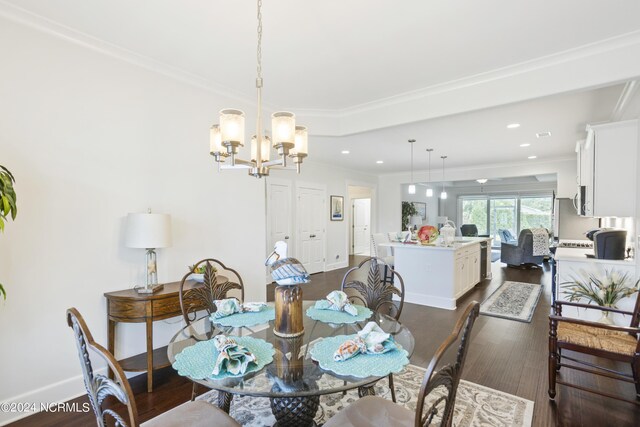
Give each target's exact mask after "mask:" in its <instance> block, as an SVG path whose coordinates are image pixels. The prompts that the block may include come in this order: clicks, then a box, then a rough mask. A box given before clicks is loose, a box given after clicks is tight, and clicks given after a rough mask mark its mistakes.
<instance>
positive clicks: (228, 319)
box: [209, 306, 276, 328]
mask: <svg viewBox="0 0 640 427" xmlns="http://www.w3.org/2000/svg"><path fill="white" fill-rule="evenodd" d="M209 318H210V319H211V322H212V323H215V324H216V325H220V326H231V327H234V328H241V327H243V326H255V325H261V324H263V323H269V321H271V320H274V319H275V318H276V310H275V309H274V308H273V307H269V306H267V307H264V308H263V309H262V310H260V311H255V312H247V313H235V314H232V315H230V316H225V317H221V318H219V319H215V318H214V315H213V314H212V315H211V316H209Z"/></svg>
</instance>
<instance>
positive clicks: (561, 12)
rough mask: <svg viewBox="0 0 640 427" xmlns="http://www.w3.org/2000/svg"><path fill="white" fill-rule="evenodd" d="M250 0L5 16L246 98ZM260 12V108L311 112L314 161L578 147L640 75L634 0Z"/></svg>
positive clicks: (390, 164) (25, 5)
mask: <svg viewBox="0 0 640 427" xmlns="http://www.w3.org/2000/svg"><path fill="white" fill-rule="evenodd" d="M255 7H256V5H255V1H253V0H233V1H231V0H226V1H223V0H189V1H176V0H136V1H131V0H83V1H77V0H0V15H1V16H5V17H7V18H10V19H13V20H15V21H18V22H23V23H26V24H27V25H32V26H34V27H36V28H39V29H43V30H45V31H47V32H48V33H50V34H54V35H58V36H61V37H63V38H65V39H67V40H75V41H77V42H79V43H80V44H82V45H84V46H92V45H93V46H94V47H97V48H98V49H99V50H100V51H102V52H104V53H107V54H112V55H113V56H116V57H118V58H121V59H125V60H131V61H132V62H134V63H136V64H139V65H143V66H147V67H148V68H164V70H163V72H165V74H168V75H176V76H178V77H181V78H183V80H190V79H191V80H192V81H193V82H195V83H197V84H200V85H201V86H206V87H209V88H212V89H213V90H217V91H219V92H221V93H224V94H225V95H231V96H236V97H241V98H246V99H249V100H252V99H253V98H254V95H255V93H254V91H255V89H254V78H255V44H256V33H255V26H256V19H255ZM263 14H264V45H263V57H264V61H263V62H264V64H263V65H264V77H265V89H264V98H265V101H266V103H267V106H268V107H269V108H278V109H290V110H292V111H294V112H296V113H299V114H298V115H299V116H300V117H302V118H304V119H305V120H304V123H303V124H307V125H308V126H309V128H310V134H311V135H312V137H311V139H310V160H313V161H319V162H326V163H332V164H336V165H339V166H343V167H347V168H354V169H358V170H362V171H366V172H370V173H390V172H397V171H406V170H407V169H408V168H409V153H410V151H409V144H408V143H407V142H406V141H407V139H409V138H415V139H417V140H418V142H417V143H416V144H415V155H416V169H424V168H425V167H426V153H425V151H424V150H425V148H427V147H432V148H434V149H435V151H434V153H433V162H432V167H433V169H434V170H438V171H440V169H441V164H442V162H441V160H440V158H439V156H440V155H443V154H444V155H448V156H449V158H448V159H447V163H446V164H447V167H460V166H465V165H477V164H494V163H506V162H512V161H525V160H526V157H527V156H528V155H531V154H535V155H537V156H538V159H536V160H535V161H543V160H544V159H548V158H557V157H563V156H564V157H566V156H570V155H572V153H573V146H574V144H575V141H576V140H577V139H579V138H581V137H582V136H583V134H584V126H585V124H586V123H593V122H599V121H607V120H609V118H610V116H611V112H612V110H613V109H614V107H615V104H616V101H617V99H618V97H619V95H620V93H621V91H622V86H621V85H620V83H621V82H624V81H626V80H629V79H632V78H635V77H637V76H639V75H640V61H639V60H638V57H639V56H638V55H637V54H636V53H640V20H639V19H637V17H638V16H640V2H638V1H637V0H617V1H615V2H606V1H601V0H563V1H560V2H559V1H557V0H537V1H535V2H515V1H504V0H502V1H499V0H484V1H477V0H461V1H456V2H451V1H425V0H403V1H389V0H387V1H376V2H373V1H370V0H369V1H366V0H349V1H344V0H325V1H316V2H311V1H301V0H277V1H275V0H264V6H263ZM145 60H148V61H147V62H146V63H145ZM145 64H146V65H145ZM202 82H205V84H202ZM605 86H608V87H605ZM594 87H597V88H598V89H593V88H594ZM552 94H554V95H552ZM543 95H552V96H545V97H542V96H543ZM456 113H458V114H456ZM427 119H429V120H427ZM300 121H301V122H302V121H303V120H300ZM512 122H519V123H521V124H522V126H521V127H520V128H519V129H516V130H507V129H506V128H505V126H506V124H508V123H512ZM541 131H551V132H552V137H551V138H547V139H544V140H538V139H536V138H535V136H534V134H535V133H536V132H541ZM318 135H347V136H342V137H335V136H331V137H329V136H325V137H323V136H318ZM521 143H530V144H531V146H530V147H528V148H520V147H519V144H521ZM344 149H347V150H350V151H351V154H349V155H342V154H340V151H341V150H344ZM376 160H384V164H382V165H378V164H376V163H375V161H376Z"/></svg>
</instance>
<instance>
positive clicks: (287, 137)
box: [271, 111, 296, 147]
mask: <svg viewBox="0 0 640 427" xmlns="http://www.w3.org/2000/svg"><path fill="white" fill-rule="evenodd" d="M271 137H272V138H273V146H274V147H276V146H278V145H280V144H282V143H285V144H287V143H288V144H295V142H296V116H295V114H293V113H289V112H287V111H278V112H277V113H273V114H272V115H271Z"/></svg>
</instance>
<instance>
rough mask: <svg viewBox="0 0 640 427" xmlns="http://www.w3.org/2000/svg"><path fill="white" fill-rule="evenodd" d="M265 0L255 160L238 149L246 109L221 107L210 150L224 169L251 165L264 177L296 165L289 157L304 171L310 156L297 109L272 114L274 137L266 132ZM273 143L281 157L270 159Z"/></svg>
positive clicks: (252, 172)
mask: <svg viewBox="0 0 640 427" xmlns="http://www.w3.org/2000/svg"><path fill="white" fill-rule="evenodd" d="M262 83H263V80H262V0H258V49H257V75H256V89H257V92H258V114H257V124H256V133H255V135H253V136H252V137H251V160H242V159H239V158H237V155H238V149H239V148H240V147H244V142H245V135H244V112H243V111H241V110H236V109H230V108H226V109H224V110H221V111H220V123H219V124H215V125H213V126H211V131H210V147H209V152H210V154H211V155H212V156H213V158H214V159H215V161H216V162H217V163H218V170H220V169H248V170H249V175H251V176H254V177H256V178H262V177H263V176H267V175H269V170H270V169H271V168H274V169H292V168H290V167H288V165H287V159H288V158H290V159H292V160H293V163H294V164H295V165H296V168H295V169H296V170H297V172H298V173H300V165H301V164H302V161H303V160H304V158H305V157H307V152H308V151H307V147H308V134H307V128H306V127H304V126H296V119H295V115H294V114H293V113H290V112H287V111H278V112H276V113H273V114H272V115H271V131H272V132H271V138H269V137H268V136H267V135H266V134H263V127H262ZM271 147H273V148H274V149H275V150H276V151H277V153H278V159H276V160H270V155H271Z"/></svg>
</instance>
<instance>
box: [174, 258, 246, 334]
mask: <svg viewBox="0 0 640 427" xmlns="http://www.w3.org/2000/svg"><path fill="white" fill-rule="evenodd" d="M203 264H204V268H205V271H204V280H203V282H202V285H199V286H198V285H196V286H192V287H190V288H185V284H186V282H187V280H189V278H190V277H191V275H192V274H193V273H194V272H195V271H196V269H198V267H200V266H201V265H203ZM219 276H222V277H226V278H227V279H228V281H225V282H220V283H218V277H219ZM231 291H233V292H234V293H235V294H236V295H237V296H236V298H238V299H239V300H240V302H243V301H244V283H243V281H242V277H240V274H239V273H238V272H237V271H236V270H234V269H233V268H229V267H227V266H226V265H224V264H223V263H222V261H219V260H217V259H214V258H206V259H203V260H201V261H198V262H197V263H195V264H194V265H193V266H191V269H190V270H189V272H188V273H187V274H185V275H184V277H183V278H182V281H181V282H180V289H179V292H178V296H179V298H180V309H181V311H182V316H183V317H184V321H185V323H186V324H187V326H189V325H190V324H191V323H193V322H195V321H196V320H198V317H197V313H198V312H199V311H203V310H204V311H206V312H207V314H206V315H207V316H209V315H210V314H211V313H213V312H215V311H216V305H215V301H216V300H220V299H224V298H229V292H231Z"/></svg>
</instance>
